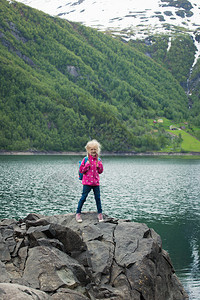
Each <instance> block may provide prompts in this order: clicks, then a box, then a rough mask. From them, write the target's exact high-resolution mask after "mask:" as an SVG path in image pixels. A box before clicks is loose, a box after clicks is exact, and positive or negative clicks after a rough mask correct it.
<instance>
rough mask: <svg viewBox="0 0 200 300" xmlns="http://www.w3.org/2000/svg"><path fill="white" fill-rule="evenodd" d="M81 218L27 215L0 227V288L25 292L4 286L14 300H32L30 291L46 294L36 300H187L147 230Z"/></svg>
mask: <svg viewBox="0 0 200 300" xmlns="http://www.w3.org/2000/svg"><path fill="white" fill-rule="evenodd" d="M82 218H83V222H82V223H77V222H76V220H75V214H66V215H55V216H42V215H37V214H29V215H28V216H27V217H26V218H25V219H24V220H20V222H17V221H15V220H14V221H13V220H3V221H1V222H0V259H1V262H0V282H5V283H8V284H9V283H10V282H12V283H18V284H20V285H21V286H22V285H23V286H26V289H24V287H23V288H21V286H20V285H19V286H15V285H12V284H11V283H10V285H8V287H10V286H11V287H10V289H12V288H15V289H17V290H18V292H16V293H17V295H18V294H19V293H20V295H21V298H20V299H25V298H23V297H25V296H26V294H27V295H29V296H30V297H31V298H26V299H36V298H34V290H33V289H37V291H38V292H39V290H40V291H43V292H46V293H43V294H41V295H39V294H38V295H37V297H38V298H37V299H54V300H56V299H59V300H62V299H69V300H84V299H113V300H141V299H143V300H169V299H176V300H186V299H188V296H187V294H186V292H185V290H184V289H183V287H182V285H181V283H180V281H179V280H178V278H177V276H176V274H175V271H174V268H173V265H172V262H171V260H170V257H169V255H168V253H167V252H166V251H165V250H163V249H162V241H161V238H160V236H159V235H158V234H157V233H156V232H155V231H154V230H153V229H150V228H148V227H147V225H145V224H140V223H133V222H130V221H128V220H117V219H115V218H111V217H107V216H104V219H105V221H104V222H103V223H99V222H98V219H97V214H96V213H94V212H88V213H83V214H82ZM8 287H7V288H8ZM26 291H28V292H26ZM0 293H3V294H2V295H4V293H8V292H7V291H5V289H0ZM24 293H25V294H24ZM47 293H48V294H47ZM5 295H6V296H8V294H5ZM24 295H25V296H24ZM35 295H36V294H35ZM19 297H20V296H19ZM35 297H36V296H35ZM40 297H48V298H40ZM3 299H4V298H3ZM6 299H9V296H8V297H7V298H6ZM10 299H12V298H10ZM15 299H17V298H15Z"/></svg>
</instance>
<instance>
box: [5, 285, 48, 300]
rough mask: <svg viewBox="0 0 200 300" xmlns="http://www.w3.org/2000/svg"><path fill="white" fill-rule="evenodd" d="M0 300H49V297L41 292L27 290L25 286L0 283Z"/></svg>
mask: <svg viewBox="0 0 200 300" xmlns="http://www.w3.org/2000/svg"><path fill="white" fill-rule="evenodd" d="M0 299H1V300H11V299H13V300H50V299H51V297H50V296H48V295H47V294H45V293H44V292H41V291H39V290H35V289H32V288H29V287H27V286H23V285H18V284H12V283H0Z"/></svg>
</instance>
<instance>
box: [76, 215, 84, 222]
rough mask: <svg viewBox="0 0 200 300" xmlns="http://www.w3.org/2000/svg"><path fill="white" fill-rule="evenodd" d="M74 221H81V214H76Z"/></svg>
mask: <svg viewBox="0 0 200 300" xmlns="http://www.w3.org/2000/svg"><path fill="white" fill-rule="evenodd" d="M76 221H77V222H78V223H81V222H83V220H82V219H81V214H76Z"/></svg>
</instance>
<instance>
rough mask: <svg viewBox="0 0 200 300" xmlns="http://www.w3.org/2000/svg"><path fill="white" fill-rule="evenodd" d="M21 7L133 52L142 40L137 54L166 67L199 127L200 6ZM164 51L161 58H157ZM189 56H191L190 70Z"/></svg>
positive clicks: (127, 1) (35, 2) (82, 3)
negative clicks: (85, 29) (72, 24)
mask: <svg viewBox="0 0 200 300" xmlns="http://www.w3.org/2000/svg"><path fill="white" fill-rule="evenodd" d="M18 1H20V2H23V3H24V4H26V5H30V6H31V7H34V8H37V9H40V10H42V11H44V12H46V13H48V14H50V15H52V16H58V17H60V18H63V19H67V20H70V21H75V22H81V23H82V24H84V25H86V26H90V27H93V28H97V29H98V30H100V31H103V32H105V33H107V34H110V35H112V36H114V37H118V38H120V39H122V40H123V41H126V42H128V41H129V42H131V44H132V46H136V44H138V43H133V41H138V40H139V41H140V42H139V44H140V48H138V45H137V49H139V50H140V51H143V52H144V53H145V54H147V55H149V56H150V57H151V58H153V59H154V60H156V61H158V62H159V63H163V65H164V67H165V68H168V69H169V70H170V71H171V72H172V74H173V76H175V78H176V79H177V80H178V81H179V83H180V84H181V86H182V87H183V88H184V89H185V91H186V93H187V95H188V103H189V107H190V108H192V110H193V111H192V116H193V118H194V119H195V123H196V124H198V125H200V118H199V116H198V113H197V112H199V111H200V92H199V91H200V59H199V57H200V3H199V0H151V1H149V0H140V1H132V0H124V1H116V0H70V1H66V0H48V1H46V0H18ZM189 39H191V40H190V41H189ZM142 41H143V46H144V47H143V49H142V48H141V44H142ZM162 41H163V42H162ZM185 42H186V44H185V46H184V43H185ZM171 45H174V47H171ZM159 47H161V50H160V51H159ZM188 47H189V51H187V48H188ZM155 48H156V51H155ZM192 48H193V49H192ZM161 51H162V52H163V53H162V54H161V53H159V52H161ZM158 54H159V55H158ZM185 56H186V57H188V56H190V58H189V59H188V60H187V65H185V58H184V57H185ZM177 57H178V60H177ZM157 58H158V59H157Z"/></svg>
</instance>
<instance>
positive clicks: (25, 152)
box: [0, 150, 200, 156]
mask: <svg viewBox="0 0 200 300" xmlns="http://www.w3.org/2000/svg"><path fill="white" fill-rule="evenodd" d="M85 154H86V152H73V151H68V152H59V151H1V150H0V155H77V156H83V155H85ZM101 155H102V156H198V155H199V156H200V152H102V153H101Z"/></svg>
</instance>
